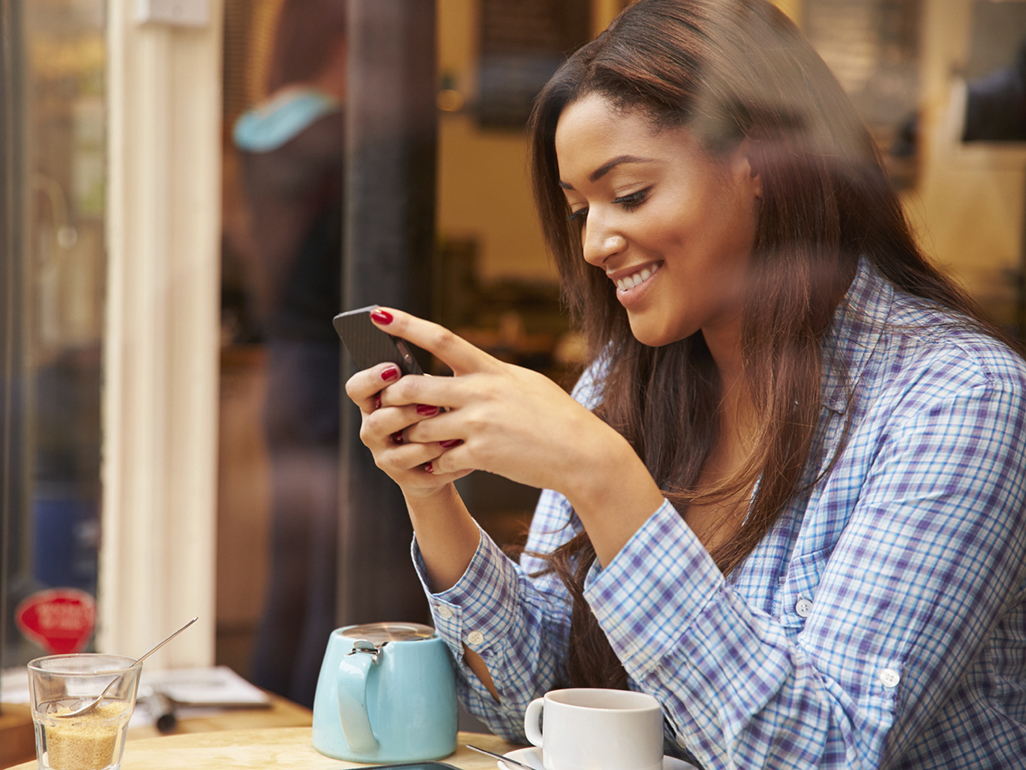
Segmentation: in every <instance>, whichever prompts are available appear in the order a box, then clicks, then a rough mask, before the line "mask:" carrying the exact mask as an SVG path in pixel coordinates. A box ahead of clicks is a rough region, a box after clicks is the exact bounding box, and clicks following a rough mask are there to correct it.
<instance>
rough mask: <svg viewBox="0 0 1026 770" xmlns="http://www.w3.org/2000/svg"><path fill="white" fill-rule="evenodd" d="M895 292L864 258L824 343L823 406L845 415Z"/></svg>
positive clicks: (881, 330) (887, 314)
mask: <svg viewBox="0 0 1026 770" xmlns="http://www.w3.org/2000/svg"><path fill="white" fill-rule="evenodd" d="M893 303H894V288H893V287H892V286H891V284H890V283H888V281H887V280H885V279H884V277H883V276H881V275H880V273H878V272H877V270H876V268H874V267H873V266H872V265H871V264H870V263H869V261H868V260H867V259H866V258H865V257H860V258H859V266H858V270H857V271H856V273H855V278H854V280H852V282H851V286H850V287H848V291H847V292H846V293H845V295H844V299H843V300H841V303H840V304H839V305H838V306H837V310H836V311H835V312H834V317H833V320H832V321H831V323H830V328H829V329H828V330H827V333H826V336H825V337H824V339H823V384H822V387H821V394H822V399H823V405H824V406H825V407H827V408H828V409H830V410H832V411H834V412H838V413H843V412H844V411H845V408H846V407H847V405H848V397H849V394H850V393H852V392H854V390H855V389H856V387H857V385H858V381H859V379H860V378H861V377H862V373H863V371H864V370H865V368H866V365H867V364H868V363H869V359H870V357H871V356H872V354H873V350H874V349H875V348H876V345H877V343H878V342H879V339H880V335H881V333H882V332H883V328H884V325H885V324H886V322H887V318H888V316H889V315H890V312H891V307H892V305H893Z"/></svg>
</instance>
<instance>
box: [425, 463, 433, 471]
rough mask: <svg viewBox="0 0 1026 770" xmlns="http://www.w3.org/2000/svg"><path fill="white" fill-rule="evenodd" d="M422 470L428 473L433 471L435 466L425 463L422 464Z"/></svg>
mask: <svg viewBox="0 0 1026 770" xmlns="http://www.w3.org/2000/svg"><path fill="white" fill-rule="evenodd" d="M424 470H426V471H427V472H428V473H434V472H435V466H433V465H432V464H431V463H427V464H426V465H425V466H424Z"/></svg>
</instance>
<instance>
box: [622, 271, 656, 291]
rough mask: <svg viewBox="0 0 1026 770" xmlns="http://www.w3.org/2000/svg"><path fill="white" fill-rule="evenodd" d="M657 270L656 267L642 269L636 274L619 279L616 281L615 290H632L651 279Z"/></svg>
mask: <svg viewBox="0 0 1026 770" xmlns="http://www.w3.org/2000/svg"><path fill="white" fill-rule="evenodd" d="M658 269H659V268H658V267H645V268H642V269H641V270H639V271H638V272H636V273H634V274H632V275H628V276H627V277H626V278H620V279H619V280H617V281H616V288H617V289H619V290H620V291H628V290H629V289H633V288H634V287H635V286H637V285H638V284H642V283H644V282H645V281H647V280H648V279H649V278H651V277H652V276H653V275H654V274H655V272H656V271H657V270H658Z"/></svg>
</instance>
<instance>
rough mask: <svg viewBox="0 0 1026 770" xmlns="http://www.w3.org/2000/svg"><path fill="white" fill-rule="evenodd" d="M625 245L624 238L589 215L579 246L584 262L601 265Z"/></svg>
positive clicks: (625, 240)
mask: <svg viewBox="0 0 1026 770" xmlns="http://www.w3.org/2000/svg"><path fill="white" fill-rule="evenodd" d="M626 247H627V239H626V238H624V237H623V236H622V235H620V234H619V233H617V232H615V231H614V230H612V229H610V228H608V227H603V226H602V224H601V222H599V221H594V220H592V218H591V216H590V215H589V217H588V221H587V223H586V224H585V227H584V230H583V232H582V233H581V248H582V251H583V252H584V259H585V261H586V262H588V263H589V264H591V265H595V266H596V267H601V266H602V265H603V264H604V263H605V261H606V260H607V259H609V258H610V257H611V256H613V255H614V254H619V253H620V252H621V251H623V250H624V249H625V248H626Z"/></svg>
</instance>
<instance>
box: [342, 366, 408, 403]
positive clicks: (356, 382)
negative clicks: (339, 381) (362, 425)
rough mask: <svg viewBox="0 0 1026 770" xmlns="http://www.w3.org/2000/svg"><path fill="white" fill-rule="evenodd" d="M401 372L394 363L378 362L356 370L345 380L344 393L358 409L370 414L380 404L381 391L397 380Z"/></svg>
mask: <svg viewBox="0 0 1026 770" xmlns="http://www.w3.org/2000/svg"><path fill="white" fill-rule="evenodd" d="M401 374H402V372H400V371H399V367H398V366H396V365H395V364H379V365H378V366H374V367H371V368H370V369H364V370H363V371H360V372H357V373H356V374H354V375H353V376H352V377H350V378H349V380H348V381H347V382H346V395H347V396H349V398H350V399H352V401H353V403H355V404H356V405H357V406H358V407H359V408H360V411H361V412H363V413H364V414H370V413H371V412H373V411H374V410H375V409H376V408H379V407H380V406H381V396H380V394H381V392H382V391H383V390H384V389H385V388H387V387H388V386H389V385H391V384H393V383H396V382H398V381H399V379H400V377H401Z"/></svg>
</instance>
